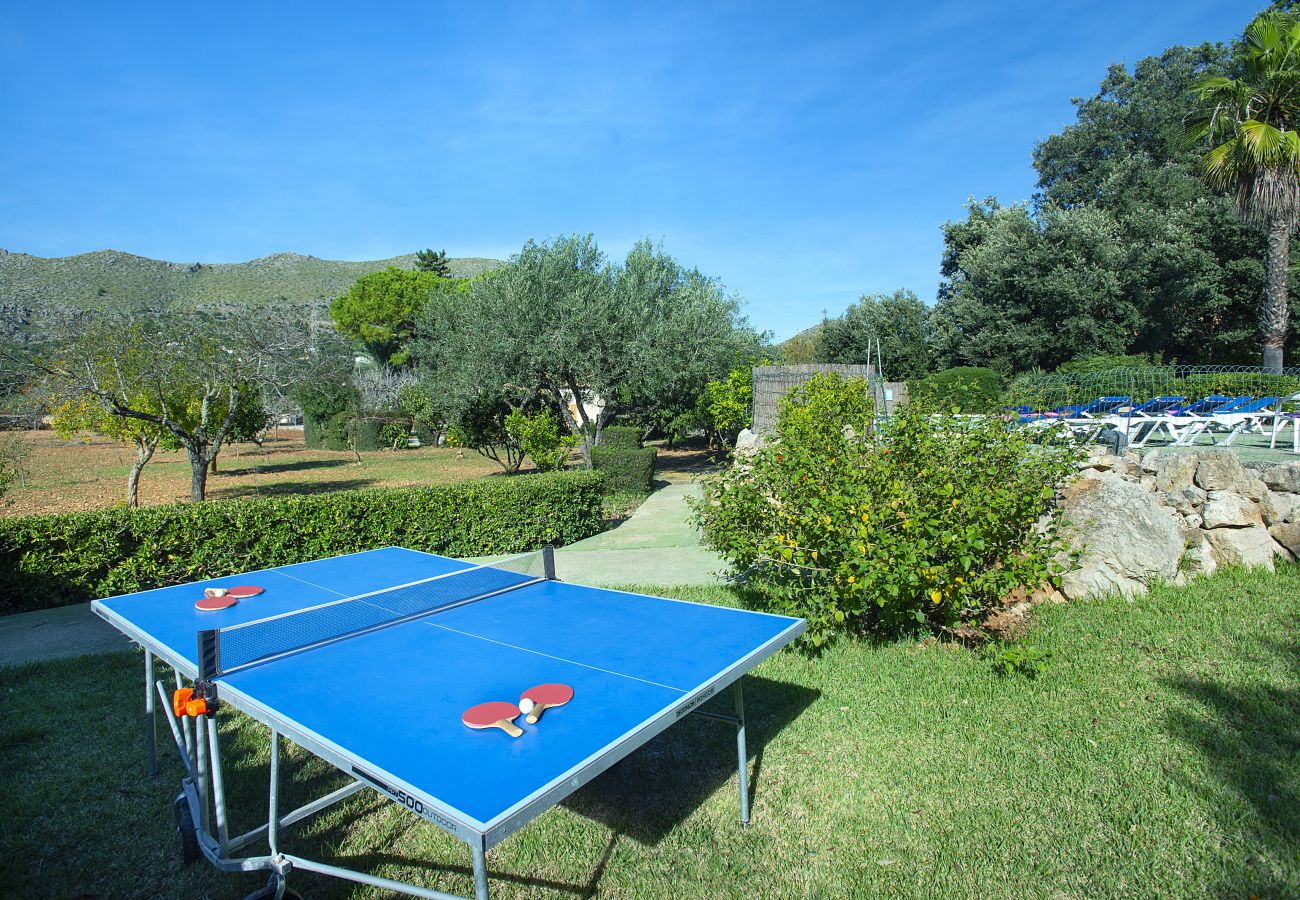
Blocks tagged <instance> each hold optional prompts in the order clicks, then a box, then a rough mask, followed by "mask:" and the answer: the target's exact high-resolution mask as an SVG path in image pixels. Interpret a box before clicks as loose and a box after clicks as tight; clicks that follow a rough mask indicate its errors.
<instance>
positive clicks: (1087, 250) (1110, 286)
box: [930, 198, 1141, 374]
mask: <svg viewBox="0 0 1300 900" xmlns="http://www.w3.org/2000/svg"><path fill="white" fill-rule="evenodd" d="M968 210H969V212H968V215H967V219H966V221H965V222H949V223H947V224H946V225H945V226H944V245H945V247H944V257H943V267H942V272H943V275H944V277H945V279H946V280H945V282H944V284H943V285H942V286H941V288H940V295H939V302H938V303H937V304H936V305H935V308H934V310H933V312H932V313H931V317H930V322H931V324H932V327H933V329H934V351H935V355H936V356H937V358H938V362H939V368H940V369H947V368H951V367H953V366H961V365H968V366H987V367H989V368H992V369H996V370H998V371H999V372H1002V373H1003V374H1007V373H1010V372H1019V371H1023V370H1025V369H1030V368H1034V367H1041V368H1054V367H1055V366H1057V365H1060V364H1061V363H1063V362H1066V361H1068V360H1070V359H1073V358H1074V357H1075V356H1077V355H1090V354H1094V353H1120V352H1123V351H1124V349H1125V348H1126V347H1127V346H1129V343H1130V342H1131V341H1132V340H1133V339H1134V336H1135V335H1136V334H1137V332H1138V330H1139V328H1140V324H1141V320H1140V315H1139V311H1138V310H1137V309H1136V307H1135V306H1134V304H1133V302H1132V299H1131V297H1129V296H1127V295H1126V293H1125V291H1124V289H1123V281H1122V272H1123V267H1124V263H1125V260H1126V252H1127V250H1126V246H1127V245H1126V242H1125V240H1124V238H1123V235H1122V233H1121V232H1120V230H1119V228H1118V227H1117V225H1116V223H1115V221H1114V219H1113V218H1112V217H1110V216H1108V215H1107V214H1106V213H1105V211H1104V210H1098V209H1095V208H1093V207H1091V206H1082V207H1079V208H1077V209H1067V208H1062V207H1057V206H1048V207H1045V208H1044V209H1043V210H1042V211H1041V212H1040V213H1039V216H1038V217H1035V216H1034V215H1033V214H1032V213H1031V212H1030V210H1029V209H1028V207H1026V206H1023V205H1016V206H1010V207H1002V206H1000V205H999V204H998V202H997V201H996V200H994V199H993V198H988V199H986V200H984V201H983V202H981V203H976V202H973V201H972V202H971V204H970V205H969V207H968Z"/></svg>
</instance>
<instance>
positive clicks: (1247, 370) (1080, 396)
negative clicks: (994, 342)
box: [1007, 366, 1300, 410]
mask: <svg viewBox="0 0 1300 900" xmlns="http://www.w3.org/2000/svg"><path fill="white" fill-rule="evenodd" d="M1298 392H1300V368H1289V369H1283V370H1282V371H1281V372H1280V373H1278V372H1266V371H1264V370H1263V369H1261V368H1259V367H1252V366H1133V367H1129V368H1122V369H1103V370H1100V371H1096V372H1068V373H1060V372H1058V373H1055V374H1052V375H1045V374H1026V375H1020V376H1018V377H1017V378H1015V379H1014V380H1013V381H1012V382H1011V384H1010V385H1009V386H1008V388H1007V402H1008V403H1010V404H1014V405H1025V406H1032V407H1033V408H1034V409H1039V410H1050V409H1054V408H1056V407H1058V406H1063V405H1066V404H1078V403H1088V402H1089V401H1092V400H1096V399H1097V398H1098V397H1129V398H1131V399H1132V400H1133V402H1134V403H1144V402H1146V401H1147V400H1151V399H1153V398H1155V397H1186V398H1187V399H1188V400H1189V401H1191V400H1199V399H1201V398H1202V397H1208V396H1211V395H1213V394H1219V395H1223V396H1228V397H1240V396H1251V397H1283V398H1285V397H1291V396H1294V395H1295V394H1297V393H1298Z"/></svg>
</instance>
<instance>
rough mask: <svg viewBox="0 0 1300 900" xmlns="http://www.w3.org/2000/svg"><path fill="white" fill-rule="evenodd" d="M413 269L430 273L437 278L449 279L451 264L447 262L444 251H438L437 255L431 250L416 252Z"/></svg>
mask: <svg viewBox="0 0 1300 900" xmlns="http://www.w3.org/2000/svg"><path fill="white" fill-rule="evenodd" d="M415 267H416V268H417V269H419V270H420V271H421V272H432V273H433V274H435V275H437V276H438V277H439V278H450V277H451V263H450V262H449V261H448V260H447V251H446V250H439V251H438V252H437V253H434V252H433V251H432V250H417V251H416V253H415Z"/></svg>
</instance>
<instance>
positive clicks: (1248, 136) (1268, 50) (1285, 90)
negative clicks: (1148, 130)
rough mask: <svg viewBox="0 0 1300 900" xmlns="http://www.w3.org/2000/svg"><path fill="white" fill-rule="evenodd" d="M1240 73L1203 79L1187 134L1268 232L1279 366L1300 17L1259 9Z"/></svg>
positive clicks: (1269, 347)
mask: <svg viewBox="0 0 1300 900" xmlns="http://www.w3.org/2000/svg"><path fill="white" fill-rule="evenodd" d="M1242 50H1243V60H1242V64H1241V66H1240V67H1239V70H1238V72H1237V74H1238V75H1239V77H1237V78H1231V77H1227V76H1223V75H1213V76H1207V77H1205V78H1202V79H1200V80H1199V81H1198V82H1197V83H1196V86H1195V88H1194V89H1193V94H1194V95H1195V98H1196V100H1197V102H1198V105H1199V112H1198V114H1197V115H1196V116H1195V117H1194V118H1193V119H1192V120H1191V121H1190V127H1189V128H1188V139H1189V140H1190V141H1192V142H1193V143H1198V142H1201V141H1206V142H1208V143H1209V144H1210V149H1209V150H1208V151H1207V152H1206V153H1205V155H1204V156H1202V157H1201V168H1202V170H1203V171H1204V173H1205V177H1206V180H1207V181H1209V183H1210V184H1211V185H1212V186H1213V187H1215V188H1217V189H1220V190H1226V191H1231V192H1232V195H1233V206H1234V207H1236V210H1237V215H1238V216H1239V217H1240V218H1241V220H1242V221H1243V222H1245V223H1246V224H1247V225H1256V226H1259V227H1260V228H1262V229H1264V231H1265V233H1266V234H1267V235H1268V256H1267V260H1266V263H1265V277H1264V302H1263V308H1262V310H1261V312H1260V331H1261V332H1262V334H1263V338H1264V368H1265V369H1266V370H1268V371H1274V372H1276V371H1281V369H1282V348H1283V346H1284V344H1285V343H1286V337H1287V325H1288V318H1289V315H1288V310H1287V273H1288V271H1289V269H1290V260H1291V233H1292V232H1293V231H1294V230H1295V228H1296V226H1297V225H1298V224H1300V132H1297V131H1296V129H1297V127H1300V18H1297V17H1296V16H1295V15H1292V14H1290V13H1284V12H1274V11H1270V12H1265V13H1261V14H1260V15H1258V16H1256V17H1255V19H1254V21H1252V22H1251V23H1250V25H1248V26H1247V27H1246V32H1245V34H1244V35H1243V36H1242Z"/></svg>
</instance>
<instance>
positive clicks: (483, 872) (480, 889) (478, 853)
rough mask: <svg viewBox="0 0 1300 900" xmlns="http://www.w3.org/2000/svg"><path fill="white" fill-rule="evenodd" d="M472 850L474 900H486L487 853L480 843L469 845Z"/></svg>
mask: <svg viewBox="0 0 1300 900" xmlns="http://www.w3.org/2000/svg"><path fill="white" fill-rule="evenodd" d="M470 849H471V850H472V851H473V852H474V900H488V880H487V853H486V852H485V851H484V850H483V847H482V846H481V845H477V844H475V845H471V847H470Z"/></svg>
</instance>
